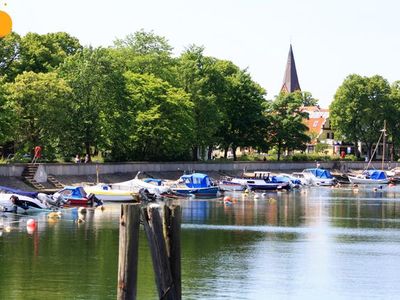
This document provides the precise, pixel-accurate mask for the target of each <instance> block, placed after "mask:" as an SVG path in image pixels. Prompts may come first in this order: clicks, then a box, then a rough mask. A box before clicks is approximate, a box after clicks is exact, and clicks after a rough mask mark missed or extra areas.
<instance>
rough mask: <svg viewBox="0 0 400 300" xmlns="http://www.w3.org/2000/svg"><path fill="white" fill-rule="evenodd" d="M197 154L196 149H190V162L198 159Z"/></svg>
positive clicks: (195, 147)
mask: <svg viewBox="0 0 400 300" xmlns="http://www.w3.org/2000/svg"><path fill="white" fill-rule="evenodd" d="M197 153H198V147H197V146H194V147H193V148H192V160H193V161H197V160H198V159H199V158H198V156H197Z"/></svg>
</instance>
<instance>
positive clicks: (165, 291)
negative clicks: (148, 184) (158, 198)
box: [142, 204, 181, 300]
mask: <svg viewBox="0 0 400 300" xmlns="http://www.w3.org/2000/svg"><path fill="white" fill-rule="evenodd" d="M160 211H161V214H160ZM142 215H143V226H144V230H145V233H146V236H147V240H148V242H149V247H150V251H151V256H152V260H153V269H154V274H155V279H156V285H157V290H158V295H159V299H166V300H180V299H181V265H180V259H181V257H180V256H181V255H180V222H181V216H180V208H179V206H173V207H172V209H171V208H169V207H168V206H166V205H162V206H160V205H158V204H151V205H149V206H147V207H144V208H142Z"/></svg>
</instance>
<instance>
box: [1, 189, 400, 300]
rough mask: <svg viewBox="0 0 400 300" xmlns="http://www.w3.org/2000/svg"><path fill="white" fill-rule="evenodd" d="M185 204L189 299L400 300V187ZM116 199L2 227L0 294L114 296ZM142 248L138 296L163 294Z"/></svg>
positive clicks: (15, 219) (12, 220) (10, 220)
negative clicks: (83, 215)
mask: <svg viewBox="0 0 400 300" xmlns="http://www.w3.org/2000/svg"><path fill="white" fill-rule="evenodd" d="M231 196H232V198H233V199H234V203H233V204H232V205H229V206H226V205H224V203H223V201H221V199H211V200H198V199H193V200H186V199H185V200H181V201H180V204H181V206H182V212H183V225H182V280H183V282H182V288H183V298H184V299H399V298H400V276H399V275H400V188H387V187H385V188H384V189H383V190H382V191H377V192H374V191H373V190H372V187H368V188H365V189H363V188H360V189H359V191H358V192H357V191H353V190H351V189H329V188H310V189H303V190H300V191H293V192H289V193H286V192H284V193H268V194H265V195H263V194H257V196H258V199H254V195H249V196H247V195H242V194H240V193H237V194H231ZM119 209H120V206H119V205H109V206H106V209H105V211H103V212H102V211H100V210H96V211H92V212H90V213H89V214H88V215H87V220H86V222H85V223H81V224H77V223H76V222H75V221H74V220H75V219H76V212H75V211H71V210H69V211H67V212H66V213H64V215H63V216H62V218H61V219H60V220H56V221H52V222H49V220H48V219H47V217H46V215H45V214H38V215H35V216H33V217H34V218H36V219H37V220H38V222H39V225H38V230H36V231H35V232H33V233H28V232H27V229H26V220H27V218H26V217H23V216H13V215H7V217H0V223H3V224H4V225H5V226H7V225H8V226H10V227H11V230H10V232H5V231H3V232H1V236H0V286H1V289H0V299H115V298H116V285H117V283H116V282H117V267H118V266H117V265H118V226H119V224H118V218H119ZM139 242H140V244H139V252H140V253H139V256H140V257H139V282H138V288H139V290H138V299H157V294H156V288H155V284H154V277H153V270H152V265H151V258H150V256H149V249H148V247H147V242H146V239H145V237H144V234H143V233H141V237H140V241H139Z"/></svg>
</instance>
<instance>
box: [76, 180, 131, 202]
mask: <svg viewBox="0 0 400 300" xmlns="http://www.w3.org/2000/svg"><path fill="white" fill-rule="evenodd" d="M84 189H85V192H86V193H87V194H93V195H95V196H96V198H97V199H99V200H101V201H104V202H132V201H134V200H136V201H137V199H138V193H136V192H134V191H124V190H118V189H113V188H112V187H111V185H108V184H103V183H101V184H97V185H94V186H85V187H84Z"/></svg>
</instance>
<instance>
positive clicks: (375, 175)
mask: <svg viewBox="0 0 400 300" xmlns="http://www.w3.org/2000/svg"><path fill="white" fill-rule="evenodd" d="M348 178H349V181H350V182H351V183H353V184H387V183H389V178H388V176H387V174H386V172H385V171H382V170H367V171H364V172H363V173H362V174H360V175H356V176H352V175H349V176H348Z"/></svg>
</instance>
